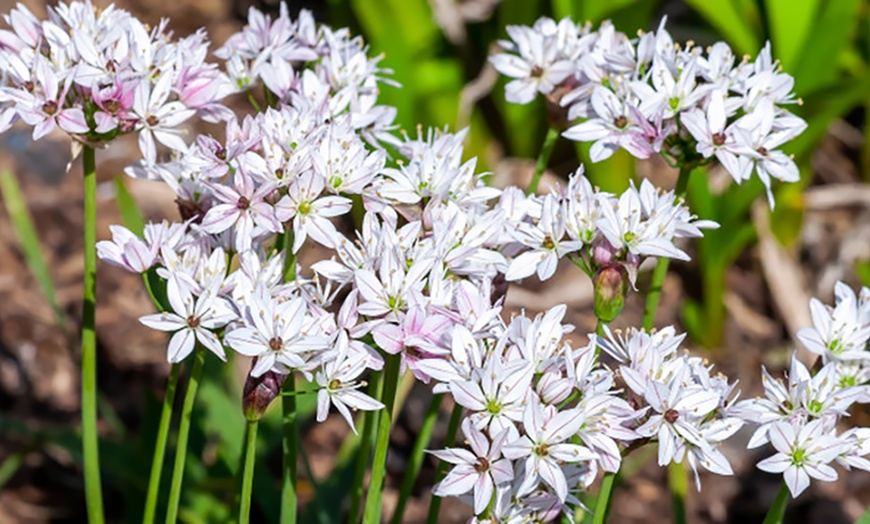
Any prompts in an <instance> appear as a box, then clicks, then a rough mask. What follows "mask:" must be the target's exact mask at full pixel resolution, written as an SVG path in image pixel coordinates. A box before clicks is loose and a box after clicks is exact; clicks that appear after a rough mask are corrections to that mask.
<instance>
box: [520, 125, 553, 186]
mask: <svg viewBox="0 0 870 524" xmlns="http://www.w3.org/2000/svg"><path fill="white" fill-rule="evenodd" d="M558 138H559V130H558V129H556V128H553V127H551V128H550V129H548V130H547V136H546V137H544V145H543V146H541V154H540V155H538V160H537V161H536V162H535V174H534V175H532V181H531V182H529V188H528V189H526V194H527V195H534V194H535V192H537V191H538V183H539V182H540V181H541V175H543V174H544V169H547V162H549V161H550V155H551V154H552V153H553V146H555V145H556V140H557V139H558Z"/></svg>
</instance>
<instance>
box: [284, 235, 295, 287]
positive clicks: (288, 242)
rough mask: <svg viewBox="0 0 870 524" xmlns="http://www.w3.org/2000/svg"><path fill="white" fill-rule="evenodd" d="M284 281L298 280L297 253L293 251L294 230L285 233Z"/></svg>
mask: <svg viewBox="0 0 870 524" xmlns="http://www.w3.org/2000/svg"><path fill="white" fill-rule="evenodd" d="M282 249H284V282H293V281H294V280H296V254H295V253H293V230H292V229H288V230H287V231H286V232H285V233H284V246H283V248H282Z"/></svg>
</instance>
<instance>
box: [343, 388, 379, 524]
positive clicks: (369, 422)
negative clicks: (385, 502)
mask: <svg viewBox="0 0 870 524" xmlns="http://www.w3.org/2000/svg"><path fill="white" fill-rule="evenodd" d="M380 383H381V374H380V373H372V375H371V378H370V379H369V389H368V395H369V396H370V397H372V398H380V396H381V394H380V391H378V390H379V388H380ZM377 415H378V412H377V411H366V412H365V414H364V415H363V428H362V436H361V437H360V438H361V440H360V443H359V451H358V452H357V456H356V469H355V471H354V474H353V491H352V492H351V494H350V513H348V524H356V522H359V511H360V508H361V507H362V495H363V490H364V488H365V486H363V480H364V479H365V476H366V470H367V469H368V467H369V454H370V453H371V449H372V437H373V436H374V432H375V421H376V420H377Z"/></svg>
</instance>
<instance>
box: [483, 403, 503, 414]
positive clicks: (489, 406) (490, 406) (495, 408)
mask: <svg viewBox="0 0 870 524" xmlns="http://www.w3.org/2000/svg"><path fill="white" fill-rule="evenodd" d="M486 410H487V411H488V412H489V413H491V414H493V415H498V414H499V413H501V404H500V403H499V402H498V401H497V400H490V401H488V402H487V403H486Z"/></svg>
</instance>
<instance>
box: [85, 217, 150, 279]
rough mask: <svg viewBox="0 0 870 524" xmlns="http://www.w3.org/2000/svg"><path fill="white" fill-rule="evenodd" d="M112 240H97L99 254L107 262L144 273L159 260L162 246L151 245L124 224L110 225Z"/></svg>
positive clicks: (134, 271)
mask: <svg viewBox="0 0 870 524" xmlns="http://www.w3.org/2000/svg"><path fill="white" fill-rule="evenodd" d="M109 231H111V232H112V240H111V241H109V240H103V241H101V242H97V255H98V256H99V257H100V259H102V260H103V261H105V262H108V263H109V264H112V265H113V266H118V267H120V268H123V269H126V270H127V271H132V272H133V273H144V272H145V271H148V270H149V269H151V266H153V265H154V262H155V261H156V260H157V254H158V251H159V249H160V246H159V245H158V244H156V243H153V244H151V245H150V246H149V245H148V244H147V243H146V242H145V241H143V240H142V239H141V238H139V237H138V236H136V235H135V234H134V233H133V232H132V231H130V230H129V229H127V228H126V227H123V226H116V225H112V226H109Z"/></svg>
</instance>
